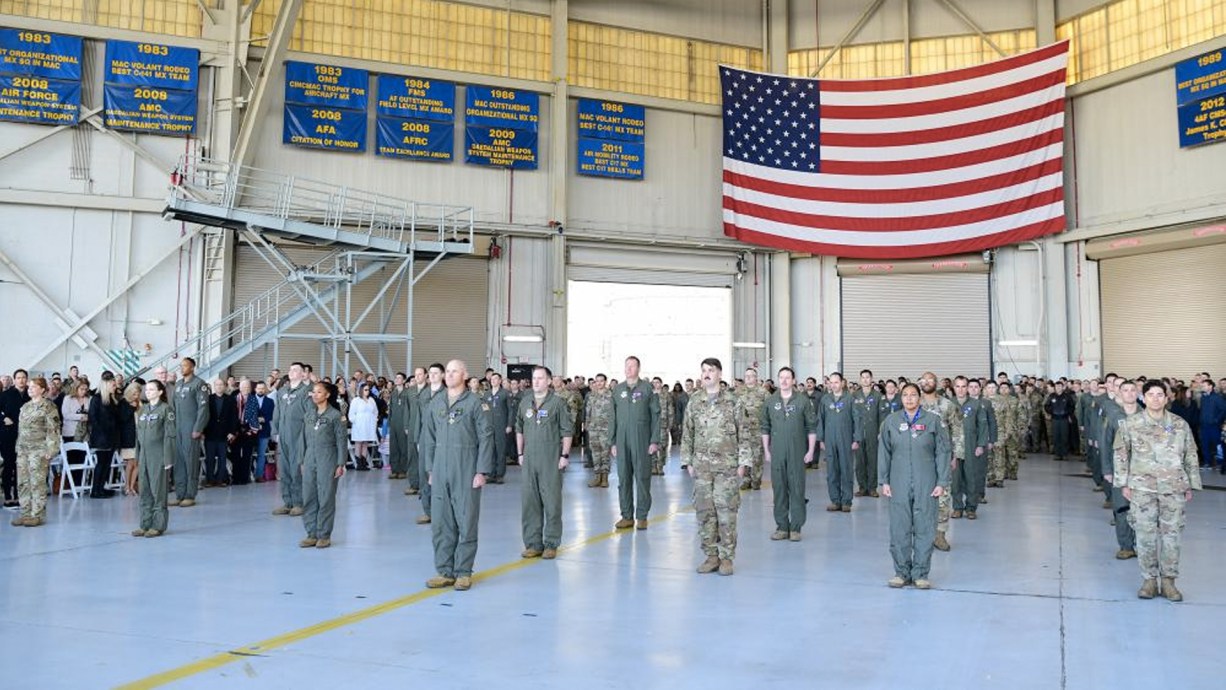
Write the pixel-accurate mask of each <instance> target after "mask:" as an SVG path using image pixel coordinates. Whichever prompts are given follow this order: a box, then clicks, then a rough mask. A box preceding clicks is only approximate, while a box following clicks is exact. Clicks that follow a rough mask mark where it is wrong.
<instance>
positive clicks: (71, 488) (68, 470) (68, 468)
mask: <svg viewBox="0 0 1226 690" xmlns="http://www.w3.org/2000/svg"><path fill="white" fill-rule="evenodd" d="M70 451H81V452H83V453H85V456H84V458H83V459H82V460H81V462H79V463H73V462H70V461H69V457H68V453H69V452H70ZM96 463H97V458H95V457H94V451H93V450H91V449H90V447H89V444H87V443H78V442H75V441H73V442H71V443H65V444H63V445H61V446H60V461H59V467H60V472H62V473H63V478H62V479H61V480H60V496H63V495H64V494H66V493H67V494H72V497H73V498H80V494H82V493H84V492H86V491H89V485H90V481H91V479H92V478H93V474H94V465H95V464H96ZM74 470H80V471H81V483H80V484H79V485H78V484H77V482H76V479H75V478H74V477H73V476H72V473H73V471H74Z"/></svg>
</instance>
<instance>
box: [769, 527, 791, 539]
mask: <svg viewBox="0 0 1226 690" xmlns="http://www.w3.org/2000/svg"><path fill="white" fill-rule="evenodd" d="M787 538H788V533H787V532H784V531H783V530H778V529H777V530H775V531H774V532H771V541H783V540H784V539H787Z"/></svg>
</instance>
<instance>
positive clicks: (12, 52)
mask: <svg viewBox="0 0 1226 690" xmlns="http://www.w3.org/2000/svg"><path fill="white" fill-rule="evenodd" d="M81 44H82V40H81V37H80V36H63V35H61V34H50V33H47V32H45V31H26V30H24V29H0V73H3V74H21V75H30V76H35V77H47V78H49V79H65V80H68V81H76V82H79V81H81Z"/></svg>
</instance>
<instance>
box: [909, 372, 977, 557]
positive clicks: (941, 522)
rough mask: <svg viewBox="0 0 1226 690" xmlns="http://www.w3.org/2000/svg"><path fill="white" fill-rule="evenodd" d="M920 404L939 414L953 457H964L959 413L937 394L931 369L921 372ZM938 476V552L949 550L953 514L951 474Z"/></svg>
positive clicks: (959, 459)
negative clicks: (939, 482) (950, 523)
mask: <svg viewBox="0 0 1226 690" xmlns="http://www.w3.org/2000/svg"><path fill="white" fill-rule="evenodd" d="M919 388H920V392H921V393H922V395H921V396H920V407H922V408H924V409H925V410H927V411H929V412H931V413H933V414H935V415H936V416H937V417H940V419H941V421H942V422H943V423H944V425H945V433H946V434H947V435H948V436H949V444H950V447H951V449H952V451H953V459H954V460H955V461H958V462H961V460H962V458H963V457H965V450H964V447H965V445H966V444H965V443H964V439H963V433H962V416H961V415H960V414H958V408H957V407H956V406H955V405H954V404H953V403H952V402H950V401H949V398H943V397H941V396H939V395H937V392H936V390H937V376H936V374H934V373H932V372H931V371H926V372H924V374H923V376H921V377H920V383H919ZM941 476H943V477H944V478H945V483H944V485H943V486H942V491H941V495H940V496H938V497H937V537H936V539H935V540H933V542H932V545H933V546H934V547H936V548H937V549H939V550H941V551H949V549H950V548H951V547H950V545H949V539H948V538H947V537H946V535H945V532H946V531H948V530H949V516H950V515H951V514H952V513H953V500H952V498H951V496H950V486H949V485H950V481H951V479H952V473H950V472H948V471H946V472H944V473H943V474H942V475H941Z"/></svg>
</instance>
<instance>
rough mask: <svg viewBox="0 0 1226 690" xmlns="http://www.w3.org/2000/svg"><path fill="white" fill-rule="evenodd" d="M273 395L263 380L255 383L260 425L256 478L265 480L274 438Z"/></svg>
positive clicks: (274, 408) (256, 410) (256, 450)
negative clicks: (270, 444)
mask: <svg viewBox="0 0 1226 690" xmlns="http://www.w3.org/2000/svg"><path fill="white" fill-rule="evenodd" d="M272 398H273V396H271V395H269V394H268V386H267V385H266V384H265V383H264V382H263V381H260V382H257V383H256V384H255V413H256V419H255V421H256V423H257V424H259V425H260V433H259V435H258V436H256V446H255V480H256V481H257V482H262V481H264V467H265V461H266V458H267V456H268V441H269V440H270V439H271V438H272V414H273V411H275V410H276V407H277V405H276V403H275V402H273V399H272Z"/></svg>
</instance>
